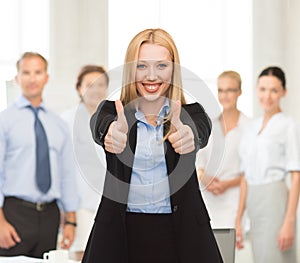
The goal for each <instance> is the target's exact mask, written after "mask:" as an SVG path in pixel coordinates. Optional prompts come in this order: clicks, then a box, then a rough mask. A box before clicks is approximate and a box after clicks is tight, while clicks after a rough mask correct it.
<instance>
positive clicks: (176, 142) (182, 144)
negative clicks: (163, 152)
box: [168, 100, 195, 154]
mask: <svg viewBox="0 0 300 263" xmlns="http://www.w3.org/2000/svg"><path fill="white" fill-rule="evenodd" d="M180 112H181V103H180V101H179V100H178V101H176V102H175V103H174V111H173V116H172V119H171V134H170V135H169V136H168V140H169V142H170V143H171V144H172V147H173V148H174V151H175V152H176V153H179V154H186V153H190V152H192V151H193V150H195V142H194V133H193V131H192V129H191V128H190V127H189V126H188V125H184V124H183V123H182V122H181V120H180Z"/></svg>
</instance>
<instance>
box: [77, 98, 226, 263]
mask: <svg viewBox="0 0 300 263" xmlns="http://www.w3.org/2000/svg"><path fill="white" fill-rule="evenodd" d="M134 113H135V111H133V110H132V109H129V108H127V107H125V116H126V119H127V122H128V127H129V133H128V140H127V146H126V148H125V150H124V152H123V153H121V154H112V153H109V152H107V151H105V153H106V161H107V172H106V179H105V184H104V191H103V196H102V199H101V203H100V205H99V209H98V212H97V215H96V218H95V223H94V226H93V229H92V231H91V234H90V238H89V241H88V244H87V248H86V251H85V254H84V258H83V261H82V262H83V263H87V262H88V263H95V262H104V263H128V259H127V240H126V207H127V205H126V203H127V197H128V191H129V183H130V178H131V172H132V164H133V160H134V152H135V147H136V137H137V136H136V135H137V125H136V124H137V120H136V119H135V115H134ZM116 117H117V113H116V109H115V105H114V102H113V101H104V102H102V103H101V104H100V105H99V107H98V109H97V112H96V113H95V114H94V115H93V116H92V118H91V130H92V134H93V138H94V140H95V141H96V142H97V143H98V144H100V145H102V146H103V148H104V137H105V135H106V133H107V130H108V128H109V126H110V124H111V122H112V121H114V120H115V119H116ZM180 119H181V121H182V122H183V123H184V124H187V125H189V126H190V127H191V128H192V130H193V132H194V138H195V146H196V150H195V151H193V152H192V153H189V154H183V155H179V154H177V153H175V152H174V150H173V147H172V145H171V144H170V142H169V141H168V140H166V141H165V143H164V147H165V152H166V165H167V171H168V175H169V185H170V192H171V206H172V218H173V224H174V233H175V239H176V246H177V251H178V258H180V262H182V263H192V262H209V263H214V262H222V259H221V256H220V253H219V250H218V247H217V244H216V241H215V239H214V236H213V233H212V230H211V228H210V224H209V221H210V219H209V216H208V213H207V210H206V207H205V205H204V202H203V199H202V196H201V192H200V190H199V184H198V179H197V175H196V170H195V158H196V152H197V150H198V149H199V148H203V147H204V146H206V144H207V142H208V138H209V136H210V132H211V122H210V119H209V118H208V116H207V114H206V113H205V111H204V109H203V107H202V106H201V105H200V104H198V103H194V104H188V105H183V106H182V110H181V114H180ZM165 126H166V125H165ZM145 139H147V138H145ZM104 150H105V149H104ZM153 242H155V240H154V241H153Z"/></svg>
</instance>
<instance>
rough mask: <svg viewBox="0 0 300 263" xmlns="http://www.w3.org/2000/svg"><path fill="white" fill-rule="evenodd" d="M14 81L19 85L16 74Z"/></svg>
mask: <svg viewBox="0 0 300 263" xmlns="http://www.w3.org/2000/svg"><path fill="white" fill-rule="evenodd" d="M15 82H16V83H17V84H18V85H19V78H18V75H16V76H15Z"/></svg>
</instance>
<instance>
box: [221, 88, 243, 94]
mask: <svg viewBox="0 0 300 263" xmlns="http://www.w3.org/2000/svg"><path fill="white" fill-rule="evenodd" d="M238 91H240V89H218V93H224V94H229V93H230V94H231V93H235V92H238Z"/></svg>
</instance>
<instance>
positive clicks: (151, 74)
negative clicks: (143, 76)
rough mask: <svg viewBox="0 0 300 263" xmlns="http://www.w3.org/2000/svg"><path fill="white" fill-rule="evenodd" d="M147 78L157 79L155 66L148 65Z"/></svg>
mask: <svg viewBox="0 0 300 263" xmlns="http://www.w3.org/2000/svg"><path fill="white" fill-rule="evenodd" d="M147 79H148V80H152V81H153V80H156V79H157V74H156V70H155V68H154V67H153V66H150V67H149V71H148V75H147Z"/></svg>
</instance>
